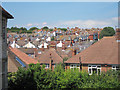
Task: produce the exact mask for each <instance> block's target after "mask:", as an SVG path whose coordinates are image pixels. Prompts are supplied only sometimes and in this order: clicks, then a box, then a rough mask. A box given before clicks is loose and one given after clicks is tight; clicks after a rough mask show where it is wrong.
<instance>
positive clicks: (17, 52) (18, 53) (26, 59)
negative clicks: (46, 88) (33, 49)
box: [9, 47, 37, 64]
mask: <svg viewBox="0 0 120 90" xmlns="http://www.w3.org/2000/svg"><path fill="white" fill-rule="evenodd" d="M9 49H10V50H11V51H12V52H13V53H14V54H15V55H16V56H17V57H19V58H20V59H21V61H23V62H24V63H25V64H30V63H34V64H36V63H37V60H35V59H33V58H31V57H29V56H28V55H27V54H25V53H24V52H22V51H20V50H19V49H17V48H12V47H9Z"/></svg>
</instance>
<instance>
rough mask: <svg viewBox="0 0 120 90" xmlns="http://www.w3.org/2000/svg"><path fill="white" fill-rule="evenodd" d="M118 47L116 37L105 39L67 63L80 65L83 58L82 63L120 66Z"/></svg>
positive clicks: (119, 44)
mask: <svg viewBox="0 0 120 90" xmlns="http://www.w3.org/2000/svg"><path fill="white" fill-rule="evenodd" d="M118 46H119V47H120V43H118V42H116V38H115V37H114V36H113V37H104V38H103V39H101V40H100V41H98V42H96V43H95V44H93V45H91V46H90V47H88V48H87V49H85V50H84V51H82V52H81V53H79V54H77V55H75V56H73V57H72V58H70V59H68V60H67V61H66V62H65V63H79V57H81V61H82V63H87V64H120V62H118V61H119V58H118V56H119V53H118V49H119V50H120V48H118Z"/></svg>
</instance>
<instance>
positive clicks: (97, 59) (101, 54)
mask: <svg viewBox="0 0 120 90" xmlns="http://www.w3.org/2000/svg"><path fill="white" fill-rule="evenodd" d="M116 33H117V34H116V36H110V37H104V38H102V39H101V40H99V41H98V42H96V43H94V44H93V45H91V46H89V47H88V48H86V49H85V50H83V51H81V52H80V53H78V54H77V55H73V56H72V57H69V59H68V60H67V61H65V62H64V63H65V69H73V70H75V69H79V70H86V71H88V73H89V75H91V74H93V73H97V74H100V73H101V72H102V71H107V70H109V69H113V70H118V69H119V64H120V62H119V60H120V59H119V57H120V55H119V50H120V49H119V47H120V42H119V41H120V39H119V38H118V37H119V35H120V34H118V33H119V30H117V32H116ZM59 49H60V48H57V49H54V48H49V49H46V50H44V51H43V53H42V54H41V55H38V56H37V57H35V58H33V60H30V59H29V60H28V59H25V60H26V62H25V61H24V60H22V58H23V56H25V55H24V54H25V53H24V52H22V53H24V54H23V55H21V56H19V53H20V52H21V50H19V49H18V48H12V47H9V52H12V53H13V54H14V55H15V57H16V56H18V58H19V59H20V60H21V61H22V62H23V63H24V64H29V63H28V62H31V63H40V64H41V65H42V64H45V65H46V67H45V68H46V69H52V70H54V68H55V66H56V64H58V63H60V62H63V58H62V57H61V56H62V55H60V53H62V52H59V53H58V51H59ZM15 51H17V52H15ZM19 51H20V52H19ZM62 51H63V52H64V50H62ZM64 54H65V52H64ZM9 56H11V55H9ZM26 56H27V57H29V56H28V55H27V54H26ZM29 58H32V57H29ZM16 60H17V59H16V58H15V61H16Z"/></svg>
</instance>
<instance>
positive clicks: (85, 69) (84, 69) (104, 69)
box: [65, 65, 112, 72]
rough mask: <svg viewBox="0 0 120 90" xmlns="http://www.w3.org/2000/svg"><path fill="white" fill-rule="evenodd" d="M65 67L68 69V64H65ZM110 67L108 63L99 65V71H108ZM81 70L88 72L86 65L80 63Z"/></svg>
mask: <svg viewBox="0 0 120 90" xmlns="http://www.w3.org/2000/svg"><path fill="white" fill-rule="evenodd" d="M65 69H70V66H69V65H66V66H65ZM110 69H112V66H111V65H109V66H105V65H101V72H106V71H108V70H110ZM82 70H83V71H87V72H88V65H82Z"/></svg>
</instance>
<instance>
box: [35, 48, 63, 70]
mask: <svg viewBox="0 0 120 90" xmlns="http://www.w3.org/2000/svg"><path fill="white" fill-rule="evenodd" d="M36 60H38V62H39V63H40V64H41V65H43V64H45V65H46V67H45V69H52V70H54V68H55V66H56V64H58V63H60V62H61V63H62V62H63V59H62V58H61V57H60V56H59V55H58V54H57V52H56V50H55V49H54V48H50V49H48V50H46V51H45V52H44V53H42V54H41V55H40V56H38V57H37V58H36Z"/></svg>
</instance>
